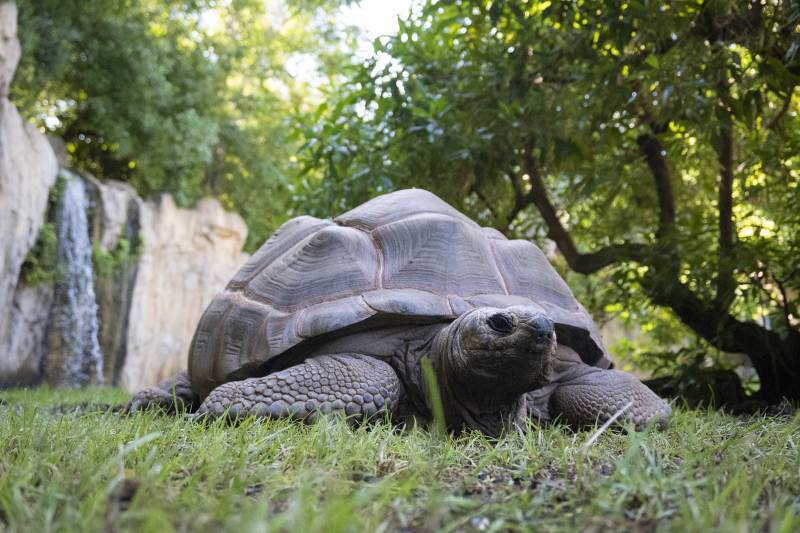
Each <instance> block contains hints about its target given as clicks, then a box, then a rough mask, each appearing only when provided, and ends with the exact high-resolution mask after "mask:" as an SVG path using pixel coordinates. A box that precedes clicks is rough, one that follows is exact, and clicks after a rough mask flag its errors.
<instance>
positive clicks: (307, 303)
mask: <svg viewBox="0 0 800 533" xmlns="http://www.w3.org/2000/svg"><path fill="white" fill-rule="evenodd" d="M531 303H535V304H538V305H539V306H541V307H543V308H544V309H545V310H546V311H547V312H548V313H549V315H550V316H551V318H552V319H553V321H554V322H555V324H556V335H557V338H558V341H559V343H562V344H566V345H567V346H570V347H571V348H573V349H574V350H575V351H576V352H577V353H578V354H580V356H581V358H582V359H583V360H584V362H586V363H587V364H590V365H595V366H599V367H603V368H606V367H608V366H609V363H610V359H609V358H608V354H607V352H606V350H605V348H604V346H603V344H602V342H601V340H600V335H599V332H598V331H597V328H596V326H595V324H594V322H593V320H592V318H591V316H590V315H589V314H588V313H587V312H586V310H585V309H584V308H583V306H581V305H580V304H579V303H578V301H577V300H576V299H575V297H574V296H573V295H572V292H571V291H570V289H569V287H568V286H567V284H566V283H565V282H564V280H563V279H562V278H561V277H560V276H559V275H558V273H557V272H556V271H555V270H554V269H553V267H552V266H551V265H550V263H549V262H548V261H547V258H546V257H545V256H544V254H543V253H542V251H541V250H540V249H539V248H538V247H537V246H536V245H534V244H533V243H530V242H528V241H523V240H508V239H506V238H505V237H504V236H503V235H502V234H501V233H500V232H498V231H497V230H494V229H491V228H483V227H481V226H479V225H478V224H476V223H475V222H473V221H472V220H470V219H469V218H468V217H466V216H465V215H463V214H462V213H460V212H458V211H457V210H456V209H454V208H453V207H451V206H450V205H448V204H447V203H445V202H444V201H442V200H441V199H440V198H438V197H437V196H435V195H434V194H432V193H430V192H428V191H425V190H422V189H409V190H402V191H397V192H393V193H390V194H385V195H383V196H379V197H377V198H375V199H373V200H370V201H369V202H367V203H365V204H363V205H361V206H359V207H357V208H355V209H353V210H351V211H348V212H347V213H344V214H342V215H340V216H338V217H336V218H334V219H333V220H322V219H318V218H314V217H310V216H301V217H297V218H294V219H292V220H290V221H288V222H286V223H285V224H284V225H283V226H281V227H280V228H279V229H278V231H277V232H276V233H275V234H274V235H273V236H272V237H270V239H269V240H267V242H266V243H265V244H264V245H263V246H262V247H261V248H260V249H259V250H258V251H257V252H256V253H255V254H254V255H253V256H252V257H251V258H250V259H249V260H248V261H247V263H246V264H245V265H244V266H243V267H242V268H241V269H240V270H239V271H238V272H237V273H236V275H235V276H234V277H233V279H232V280H231V281H230V283H228V286H227V287H226V289H225V291H224V292H222V293H221V294H219V295H217V296H216V297H215V298H214V300H213V301H212V302H211V303H210V304H209V306H208V308H207V309H206V311H205V313H204V314H203V316H202V318H201V319H200V323H199V324H198V326H197V330H196V332H195V335H194V339H193V340H192V346H191V350H190V354H189V374H190V378H191V381H192V384H193V386H194V387H196V388H197V390H198V392H201V394H202V393H205V392H208V391H210V390H211V389H212V388H213V387H215V386H217V385H219V384H221V383H224V382H227V381H230V380H232V379H241V378H242V377H245V376H247V375H254V374H257V373H259V372H262V373H263V372H264V369H265V368H272V367H274V366H275V363H276V361H277V360H278V359H279V356H281V355H282V354H284V353H286V352H287V351H289V350H291V349H292V348H294V347H296V346H298V345H299V344H300V343H302V342H304V341H307V340H310V339H315V338H318V337H320V336H325V335H328V334H336V333H337V332H341V331H342V330H345V328H352V327H355V326H357V325H361V327H369V324H377V323H380V324H381V325H384V326H385V325H391V324H394V323H396V324H398V325H399V324H406V323H410V320H413V321H417V322H419V323H425V322H428V323H430V322H436V321H449V320H452V319H454V318H455V317H457V316H459V315H461V314H462V313H464V312H466V311H469V310H470V309H473V308H475V307H480V306H493V307H501V308H502V307H507V306H511V305H517V304H528V305H530V304H531ZM376 319H381V320H376ZM346 331H347V330H346Z"/></svg>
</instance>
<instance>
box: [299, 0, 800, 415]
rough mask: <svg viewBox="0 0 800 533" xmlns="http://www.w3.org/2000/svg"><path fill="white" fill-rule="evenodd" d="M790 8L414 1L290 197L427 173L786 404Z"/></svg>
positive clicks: (797, 189)
mask: <svg viewBox="0 0 800 533" xmlns="http://www.w3.org/2000/svg"><path fill="white" fill-rule="evenodd" d="M799 21H800V5H798V4H797V3H796V2H769V3H766V2H746V3H745V2H737V1H727V0H711V1H680V2H679V1H676V2H651V1H648V0H634V1H629V2H623V3H613V2H599V1H590V0H575V1H572V2H550V1H535V0H531V1H523V0H505V1H501V0H496V1H493V2H488V1H478V0H472V1H467V0H451V1H444V2H428V3H426V4H425V5H424V6H422V7H421V9H419V10H418V11H417V12H416V13H415V14H414V15H413V16H411V17H410V19H409V20H408V21H406V22H405V23H403V24H402V25H401V27H400V31H399V33H398V35H395V36H392V37H390V38H387V39H383V40H380V41H378V42H376V54H375V57H374V58H373V59H372V60H371V61H369V62H368V63H367V64H365V65H363V67H362V68H361V69H360V70H359V71H358V72H357V73H356V74H355V75H354V76H353V77H352V79H351V81H350V83H349V84H347V85H344V86H343V87H342V89H341V90H340V93H339V97H338V99H336V100H335V101H332V102H331V103H329V104H328V106H327V107H325V108H323V109H320V110H319V111H318V112H317V115H315V116H313V117H309V123H310V125H309V127H308V129H307V131H306V135H307V136H308V138H309V141H308V142H307V144H306V146H305V148H304V154H305V155H304V157H305V161H306V167H307V170H308V173H307V177H306V183H307V186H306V191H305V193H304V198H305V202H306V205H307V206H309V207H315V206H316V207H317V211H318V212H319V213H322V214H326V209H325V208H323V209H320V206H330V207H328V209H333V210H338V209H339V208H341V207H344V206H345V205H350V204H353V203H357V202H360V201H362V200H363V199H365V198H367V197H369V196H370V195H372V194H374V193H376V192H382V191H385V190H389V189H393V188H400V187H406V186H413V185H416V186H425V187H428V188H430V189H432V190H434V191H435V192H437V193H438V194H440V195H442V196H443V197H444V198H446V199H448V200H449V201H451V202H453V203H455V204H457V205H459V206H460V207H461V208H462V209H464V210H466V211H467V212H469V213H470V214H472V215H473V216H475V217H476V218H478V219H479V220H481V221H482V222H484V223H488V224H491V225H494V226H496V227H498V228H500V229H501V230H503V231H504V232H505V233H506V234H507V235H509V236H514V237H524V238H531V239H534V240H540V241H542V240H544V239H545V237H546V238H549V239H550V240H552V241H553V242H554V243H555V245H556V246H557V248H558V250H559V252H560V254H561V256H562V257H563V260H564V263H565V265H566V266H567V267H568V268H569V269H570V270H571V271H573V272H576V273H580V274H585V275H589V276H591V278H590V279H591V280H594V285H595V286H598V285H599V286H601V288H600V289H595V291H599V292H600V293H601V298H600V303H601V304H608V303H610V302H618V301H625V302H626V305H634V304H633V303H632V301H633V299H631V298H630V297H629V296H630V295H631V294H634V295H643V296H644V298H643V300H645V301H646V302H648V303H649V304H651V305H655V306H660V307H663V308H667V309H669V310H670V311H671V312H672V313H673V314H674V316H676V317H677V318H678V319H679V320H680V321H681V322H682V323H683V324H684V325H685V326H687V327H688V328H689V329H690V330H691V331H692V332H694V334H696V335H697V336H699V337H700V338H702V339H704V340H705V341H707V342H708V343H709V344H710V346H713V347H715V348H717V349H719V350H723V351H726V352H742V353H745V354H746V355H747V356H748V357H749V358H750V360H751V361H752V364H753V365H754V367H755V369H756V371H757V373H758V377H759V381H760V389H759V391H758V397H759V398H760V399H762V400H765V401H769V402H773V401H777V400H779V399H780V398H781V397H788V398H790V399H793V400H800V330H799V329H798V321H800V314H798V295H800V209H798V206H800V186H799V185H798V183H799V182H800V157H798V155H797V154H800V117H798V104H797V98H796V92H797V91H796V87H797V85H798V84H800V53H798V50H800V32H799V31H798V22H799Z"/></svg>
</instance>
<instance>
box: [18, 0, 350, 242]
mask: <svg viewBox="0 0 800 533" xmlns="http://www.w3.org/2000/svg"><path fill="white" fill-rule="evenodd" d="M339 3H340V2H337V1H327V2H323V1H315V2H309V1H308V0H295V1H294V2H292V1H289V2H279V1H271V2H264V1H263V0H221V1H220V0H169V1H162V0H122V1H119V0H66V1H63V0H20V1H19V11H20V25H19V27H20V37H21V41H22V49H23V58H22V61H21V64H20V68H19V69H18V72H17V75H16V77H15V80H14V85H13V93H12V98H13V99H14V100H15V103H16V104H17V105H18V107H19V108H20V109H21V110H22V111H23V113H25V114H27V115H28V117H30V118H31V119H32V120H34V121H35V122H37V123H38V124H39V125H40V126H41V127H42V128H43V129H45V130H47V131H48V132H49V133H50V134H52V135H55V136H58V137H62V138H63V139H64V141H65V142H66V146H67V149H68V151H69V159H70V164H71V165H73V166H75V167H77V168H79V169H83V170H87V171H90V172H92V173H94V174H96V175H97V176H98V177H100V178H102V179H109V178H112V179H119V180H126V181H129V182H131V184H132V185H134V186H135V187H136V189H137V190H138V191H139V192H140V193H141V194H143V195H148V194H151V193H155V192H162V191H165V192H170V193H172V194H173V195H174V196H175V197H176V200H177V201H178V203H179V204H181V205H188V204H191V203H192V202H194V201H195V200H197V199H198V198H200V197H202V196H206V195H209V194H212V195H214V196H216V197H218V198H219V199H220V200H221V201H222V202H223V204H224V205H225V207H227V208H229V209H234V210H236V211H238V212H240V213H241V214H242V215H243V216H244V218H245V220H246V221H247V223H248V226H249V228H250V235H249V239H248V247H249V248H253V247H256V246H258V245H259V244H260V243H261V242H263V240H264V239H266V237H267V236H268V235H269V234H270V233H271V232H272V230H274V229H275V227H277V225H278V224H279V223H280V222H282V221H283V219H284V218H285V216H286V215H285V212H286V209H285V207H284V206H285V204H286V202H288V201H289V199H290V196H291V182H290V178H289V176H290V175H291V166H292V161H291V159H292V155H293V153H294V151H295V150H296V148H297V146H298V139H296V138H295V137H294V136H293V130H292V127H291V125H290V121H291V118H292V116H294V115H295V114H296V113H297V112H298V111H300V110H302V109H303V107H304V106H306V105H310V102H311V101H312V100H314V95H313V94H312V93H313V91H312V89H311V88H310V87H309V84H308V83H307V82H304V81H301V80H297V79H295V77H293V75H292V72H291V70H290V69H289V68H288V67H287V65H288V64H289V63H290V60H291V59H292V58H294V57H296V56H299V55H302V54H310V55H311V56H312V57H313V59H314V60H315V61H311V62H307V64H311V65H314V67H313V68H315V69H316V70H317V73H316V76H317V77H318V78H319V80H321V81H322V80H325V79H327V78H329V77H332V76H335V75H336V73H337V72H338V71H337V69H338V65H339V64H340V63H341V62H342V61H343V59H344V58H345V57H346V51H347V50H348V49H349V48H348V41H347V40H348V38H349V34H348V33H347V32H344V33H335V32H332V31H330V29H331V24H332V23H333V19H332V16H333V9H334V8H335V7H337V6H338V4H339ZM307 77H311V76H307ZM255 191H258V194H255Z"/></svg>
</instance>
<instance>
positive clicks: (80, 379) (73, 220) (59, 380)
mask: <svg viewBox="0 0 800 533" xmlns="http://www.w3.org/2000/svg"><path fill="white" fill-rule="evenodd" d="M62 179H65V186H64V192H63V197H62V199H61V209H60V211H59V213H58V264H59V276H58V277H59V279H58V282H57V285H56V296H55V302H54V306H53V308H52V314H51V323H50V333H49V335H48V337H49V339H50V342H49V344H50V346H49V350H50V354H49V356H50V357H51V358H52V359H51V361H50V362H49V364H47V365H46V366H47V368H46V369H45V373H46V375H47V381H49V382H50V383H53V384H60V385H69V386H81V385H86V384H88V383H102V381H103V355H102V353H101V351H100V344H99V343H98V340H97V335H98V330H99V323H98V320H97V301H96V299H95V292H94V277H93V272H92V243H91V240H90V239H89V220H88V216H87V210H88V208H89V197H88V195H87V193H86V186H85V184H84V182H83V180H82V179H81V178H80V177H78V176H75V175H74V174H71V173H68V172H62Z"/></svg>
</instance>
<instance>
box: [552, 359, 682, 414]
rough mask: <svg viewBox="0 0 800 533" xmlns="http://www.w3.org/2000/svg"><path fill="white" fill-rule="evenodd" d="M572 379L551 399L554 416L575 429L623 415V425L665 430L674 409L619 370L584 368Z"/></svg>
mask: <svg viewBox="0 0 800 533" xmlns="http://www.w3.org/2000/svg"><path fill="white" fill-rule="evenodd" d="M581 367H585V368H581V370H583V372H575V373H574V374H573V375H574V376H575V377H573V378H572V379H569V380H565V381H562V382H560V383H559V384H558V386H557V387H556V388H555V390H554V391H553V393H552V396H551V397H550V414H551V416H552V417H553V418H555V417H557V416H560V417H561V419H562V420H563V421H564V422H566V423H567V424H569V425H570V426H573V427H582V426H589V425H593V424H602V423H604V422H606V421H608V420H610V419H611V418H612V417H613V416H614V415H615V414H617V413H620V412H621V413H620V415H619V416H618V418H617V419H616V420H617V421H618V422H620V423H623V424H624V423H626V422H631V423H633V424H634V425H635V426H636V429H643V428H644V427H645V426H646V425H648V424H651V423H656V424H657V425H658V426H659V427H663V426H664V425H665V424H666V422H667V420H668V419H669V417H670V415H671V413H672V409H671V408H670V406H669V404H667V402H665V401H664V400H662V399H661V398H659V397H658V396H657V395H656V394H655V393H654V392H653V391H651V390H650V389H648V388H647V386H645V385H644V384H643V383H642V382H641V381H639V380H638V379H636V377H634V376H632V375H631V374H628V373H627V372H620V371H618V370H600V369H598V368H593V367H589V366H587V365H581Z"/></svg>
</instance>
